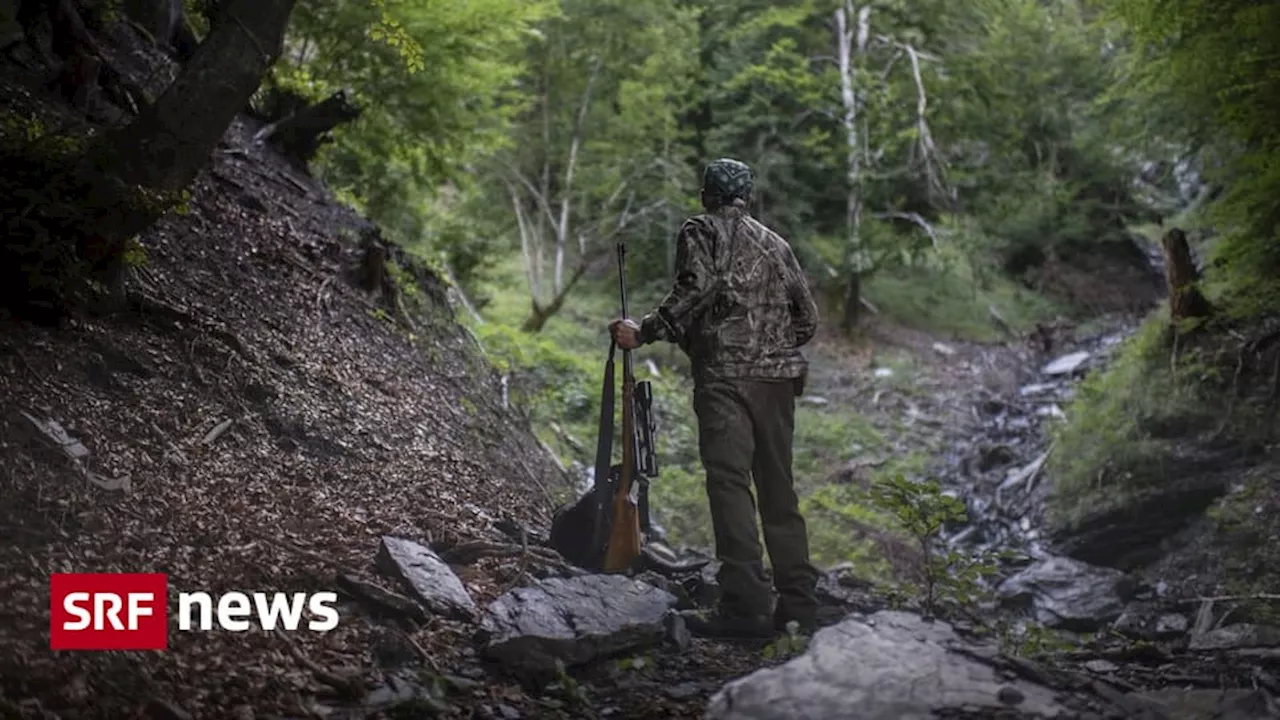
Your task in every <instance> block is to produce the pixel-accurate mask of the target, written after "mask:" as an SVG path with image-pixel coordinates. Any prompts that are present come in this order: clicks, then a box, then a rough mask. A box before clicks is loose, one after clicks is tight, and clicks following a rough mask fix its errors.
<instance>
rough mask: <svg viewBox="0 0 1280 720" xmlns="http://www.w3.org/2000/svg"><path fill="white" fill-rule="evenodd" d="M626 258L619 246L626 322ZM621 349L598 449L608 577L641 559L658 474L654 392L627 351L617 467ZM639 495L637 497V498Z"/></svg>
mask: <svg viewBox="0 0 1280 720" xmlns="http://www.w3.org/2000/svg"><path fill="white" fill-rule="evenodd" d="M626 253H627V250H626V245H625V244H623V243H621V242H620V243H618V291H619V295H620V297H621V300H622V319H624V320H625V319H627V317H628V315H627V313H628V308H627V284H626ZM616 349H617V344H616V343H613V342H610V344H609V359H608V361H607V362H606V363H605V374H604V375H605V377H604V388H603V390H602V392H601V407H600V438H599V443H598V445H597V448H596V451H597V452H596V487H595V502H596V522H595V527H594V532H593V533H592V537H593V539H592V547H593V548H600V547H602V546H603V547H602V549H603V551H604V557H603V559H602V563H601V564H602V567H603V570H604V571H605V572H618V571H623V570H627V569H628V568H630V567H631V566H632V564H633V563H634V562H635V560H636V558H638V557H639V556H640V548H641V544H642V543H643V539H644V534H647V533H648V531H649V527H650V524H649V523H650V521H649V502H648V501H649V497H648V496H649V493H648V486H649V482H648V480H649V478H651V477H655V476H656V475H657V472H658V463H657V454H656V453H655V452H654V436H655V434H656V425H655V423H654V418H653V412H652V411H653V388H652V386H651V384H650V383H649V382H647V381H646V382H641V383H637V382H636V379H635V370H634V367H633V362H632V357H631V351H630V350H623V351H622V408H621V410H622V463H621V465H612V464H611V459H612V458H611V456H612V443H613V391H614V353H615V351H616ZM606 478H607V479H606ZM633 489H635V490H636V491H637V492H636V495H637V497H636V498H633V497H632V490H633ZM606 538H607V540H606Z"/></svg>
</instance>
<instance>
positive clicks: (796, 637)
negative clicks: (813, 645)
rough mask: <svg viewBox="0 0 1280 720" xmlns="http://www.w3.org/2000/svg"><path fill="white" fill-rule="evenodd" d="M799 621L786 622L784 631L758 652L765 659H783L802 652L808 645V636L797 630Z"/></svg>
mask: <svg viewBox="0 0 1280 720" xmlns="http://www.w3.org/2000/svg"><path fill="white" fill-rule="evenodd" d="M799 628H800V625H799V623H797V622H795V621H794V620H792V621H791V622H789V623H787V627H786V632H785V633H783V634H782V635H779V636H778V637H777V638H775V639H774V640H772V641H771V642H770V643H769V644H768V645H765V646H764V650H761V651H760V654H761V655H763V656H764V658H765V659H766V660H785V659H787V658H790V657H794V656H796V655H799V654H801V653H803V652H804V650H805V648H806V647H808V646H809V638H808V637H807V636H805V635H802V634H801V633H800V631H799Z"/></svg>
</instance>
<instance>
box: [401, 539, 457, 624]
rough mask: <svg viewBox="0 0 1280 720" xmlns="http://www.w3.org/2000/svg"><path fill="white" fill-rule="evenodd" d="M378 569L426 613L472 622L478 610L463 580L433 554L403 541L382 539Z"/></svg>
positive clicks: (420, 546) (425, 548) (412, 543)
mask: <svg viewBox="0 0 1280 720" xmlns="http://www.w3.org/2000/svg"><path fill="white" fill-rule="evenodd" d="M377 564H378V569H379V570H381V571H382V572H384V573H386V574H387V575H390V576H391V577H394V578H396V579H398V580H399V581H400V582H401V583H403V584H404V586H405V589H407V590H408V591H409V592H410V593H411V594H412V595H413V596H414V598H416V599H417V600H418V601H420V602H421V603H422V604H423V605H424V606H426V608H427V609H428V610H430V611H431V612H433V613H437V614H439V615H443V616H445V617H450V618H454V619H457V620H467V621H471V620H475V618H476V615H478V614H479V608H477V607H476V603H475V601H474V600H472V599H471V595H470V593H468V592H467V589H466V588H465V587H463V586H462V581H461V580H459V579H458V576H457V575H454V574H453V570H451V569H450V568H449V565H448V564H447V563H445V561H443V560H441V559H440V556H439V555H436V553H435V551H433V550H432V549H431V548H429V547H427V546H426V545H422V544H419V543H416V542H414V541H412V540H405V539H404V538H398V537H391V536H389V535H388V536H384V537H383V538H382V544H381V545H380V546H379V547H378V559H377Z"/></svg>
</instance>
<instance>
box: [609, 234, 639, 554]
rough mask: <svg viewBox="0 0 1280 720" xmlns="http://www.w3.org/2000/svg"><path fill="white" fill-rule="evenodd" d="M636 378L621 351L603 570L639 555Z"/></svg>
mask: <svg viewBox="0 0 1280 720" xmlns="http://www.w3.org/2000/svg"><path fill="white" fill-rule="evenodd" d="M626 253H627V249H626V245H623V244H622V243H618V290H619V293H620V294H621V296H622V319H623V320H626V319H627V281H626ZM635 393H636V377H635V371H634V368H633V367H632V364H631V351H630V350H623V351H622V469H621V472H619V473H618V486H617V487H616V488H615V489H614V493H613V502H612V517H613V520H612V522H611V523H610V527H609V544H608V545H607V546H606V548H605V555H604V571H605V572H620V571H624V570H627V569H629V568H630V567H631V566H632V564H633V563H634V562H635V560H636V558H638V557H640V544H641V537H640V510H639V508H638V507H636V503H635V501H634V500H632V499H631V487H632V485H633V484H634V483H635V480H636V439H635V438H636V423H635V421H636V412H635V400H636V394H635Z"/></svg>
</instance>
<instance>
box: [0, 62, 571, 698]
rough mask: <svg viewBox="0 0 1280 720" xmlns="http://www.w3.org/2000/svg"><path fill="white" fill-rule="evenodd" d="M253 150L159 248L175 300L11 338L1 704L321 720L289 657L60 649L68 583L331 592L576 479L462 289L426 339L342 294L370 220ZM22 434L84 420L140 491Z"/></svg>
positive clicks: (204, 648)
mask: <svg viewBox="0 0 1280 720" xmlns="http://www.w3.org/2000/svg"><path fill="white" fill-rule="evenodd" d="M9 89H10V90H14V89H15V88H14V87H13V86H12V85H11V86H10V88H9ZM5 94H6V97H16V95H11V94H10V93H9V92H6V93H5ZM28 109H30V108H28ZM43 110H44V111H49V109H48V108H47V107H46V108H44V109H43ZM56 122H59V120H58V119H56V118H50V119H49V123H50V125H51V126H56V125H53V123H56ZM251 130H252V129H251V128H248V127H246V126H245V125H244V124H243V123H237V125H236V126H234V127H233V128H232V129H231V130H230V132H229V133H228V135H227V137H226V139H225V140H224V143H223V147H221V148H220V149H219V150H218V152H217V153H216V156H215V157H214V159H213V161H212V163H211V166H210V167H209V168H208V169H207V170H206V171H205V172H204V173H203V174H202V175H201V177H200V179H199V181H198V183H197V184H196V186H195V187H194V188H193V191H192V198H191V201H190V203H189V207H188V208H187V209H186V211H185V212H183V213H173V214H171V215H170V216H169V217H167V218H166V219H165V220H164V221H163V222H161V223H160V224H159V225H158V226H157V227H155V228H153V229H152V231H150V232H149V233H148V234H147V235H146V236H145V237H142V238H141V239H140V240H141V243H142V245H143V247H144V248H145V250H146V255H147V259H146V262H145V264H144V265H143V266H142V268H141V272H139V279H138V282H137V289H138V290H139V291H140V292H141V293H143V294H145V296H147V297H150V298H153V299H154V300H155V301H156V302H153V303H150V306H149V307H147V308H144V309H143V310H142V311H140V310H139V309H138V308H135V310H134V311H133V312H130V313H127V314H124V315H117V316H112V317H106V318H84V319H80V320H77V321H74V322H72V323H71V324H70V325H69V326H68V327H64V328H62V329H58V330H53V329H47V328H38V327H32V326H26V325H21V324H18V323H15V322H12V321H6V322H5V324H4V325H3V329H2V330H0V368H3V370H2V371H0V497H2V498H3V500H2V501H0V537H3V538H4V541H3V542H2V543H0V598H3V603H2V604H0V615H3V620H0V700H3V699H7V701H8V703H17V702H19V701H23V700H30V699H38V700H39V703H40V704H41V705H43V706H44V707H45V708H47V709H49V710H52V711H57V712H58V713H59V714H61V715H62V716H63V717H81V718H90V717H101V718H119V717H128V716H130V715H131V714H132V713H133V712H134V711H135V710H137V709H138V708H140V707H141V706H142V705H143V704H145V703H146V702H147V701H148V700H149V699H151V698H166V699H173V700H175V701H178V702H180V703H181V705H182V706H184V707H185V708H186V709H187V710H189V711H191V712H193V713H195V714H196V715H197V716H198V717H210V718H218V717H231V708H233V707H234V706H237V705H240V704H243V703H249V704H252V705H253V706H255V708H256V709H257V710H258V711H259V713H260V715H259V716H262V715H261V713H263V712H264V711H270V710H272V709H273V708H274V709H275V710H277V711H279V712H280V713H282V714H297V713H301V712H302V710H303V708H304V707H305V706H306V704H307V700H306V697H307V695H308V692H309V691H308V689H307V688H308V687H309V685H313V684H314V683H313V682H312V681H311V680H310V679H309V677H310V673H308V672H306V671H305V670H304V667H303V665H301V664H300V663H299V662H298V661H295V660H294V659H293V656H292V654H293V652H294V651H293V650H292V649H290V648H289V647H287V646H285V645H282V644H281V641H280V639H279V637H278V636H276V637H275V638H271V637H268V636H266V635H264V634H261V633H258V634H254V633H249V634H245V635H237V634H232V633H216V632H215V633H205V634H199V635H194V636H193V635H189V634H180V633H174V634H173V636H172V647H171V651H170V652H169V653H166V654H163V655H162V654H160V653H138V652H131V653H59V654H55V653H51V652H50V651H49V649H48V612H49V611H48V608H49V597H48V583H49V579H48V578H49V574H50V573H54V572H60V571H73V572H120V571H127V572H165V573H169V578H170V587H171V592H172V591H174V590H181V591H190V590H204V591H208V592H211V593H215V592H222V591H228V590H242V591H267V592H271V591H302V590H306V591H319V590H333V589H335V588H334V576H335V574H336V573H338V572H343V571H349V572H353V573H356V574H367V573H368V572H369V571H370V568H369V565H370V561H371V560H372V558H373V554H374V551H375V549H376V547H377V543H378V537H379V536H380V535H382V534H388V533H393V534H396V535H400V536H404V537H409V538H416V539H420V540H429V541H434V542H435V543H437V544H440V543H443V544H445V545H448V544H450V543H451V542H456V541H459V540H465V539H469V538H476V537H482V536H484V534H485V532H486V529H487V528H488V527H490V526H492V524H493V523H494V521H496V520H498V519H500V518H501V517H503V516H504V515H509V516H511V517H512V518H513V519H515V520H516V521H518V522H521V523H526V524H528V523H536V522H537V521H543V520H545V518H546V517H547V514H548V510H549V509H550V507H549V504H550V496H549V493H548V490H549V489H552V488H557V487H560V486H561V485H562V484H563V482H564V479H563V478H562V477H561V475H560V472H559V470H558V469H557V468H556V467H555V465H554V464H553V461H552V459H551V458H550V457H549V456H548V455H547V454H546V453H545V452H544V451H543V450H542V449H541V447H540V446H539V445H538V443H537V441H536V440H535V439H534V437H533V436H532V434H531V433H530V432H529V430H528V428H527V427H524V426H522V425H521V424H520V422H519V421H518V420H516V418H515V416H514V415H512V414H511V413H509V412H508V411H506V410H504V409H503V408H502V406H501V399H500V398H501V395H500V393H499V390H498V388H497V384H496V381H495V378H494V376H493V374H492V372H491V370H490V369H489V367H488V365H487V363H486V362H485V361H484V360H483V357H482V355H481V354H480V352H479V350H478V348H477V346H476V345H475V344H474V341H473V340H472V339H471V338H470V336H469V335H468V334H467V333H466V332H465V331H464V330H462V329H461V328H460V327H459V326H457V325H456V323H454V322H453V319H452V312H451V311H450V310H449V309H448V308H447V305H446V306H443V307H442V306H440V301H441V298H440V297H439V293H438V292H437V293H435V295H436V297H435V299H434V300H431V298H430V297H428V301H429V304H432V306H433V307H435V312H434V313H433V317H432V318H431V319H429V320H427V319H424V318H421V317H419V318H418V319H417V320H416V321H415V322H416V333H415V336H414V337H412V338H411V337H410V332H409V331H408V330H407V329H406V328H405V327H403V326H399V325H397V324H396V323H395V322H394V321H393V320H391V319H390V318H389V316H388V313H387V312H386V311H385V310H378V309H376V308H375V306H374V305H373V304H372V303H371V302H369V301H368V300H366V299H365V298H364V297H363V295H362V293H361V292H360V291H359V290H357V289H355V288H354V287H352V286H351V285H350V284H349V283H348V282H347V281H346V280H344V278H343V277H342V275H341V274H340V272H339V271H340V269H341V268H342V267H344V266H345V265H349V264H350V263H351V261H352V256H353V254H354V252H355V248H353V247H352V242H353V239H354V238H355V237H356V231H357V230H358V229H360V228H361V227H362V226H364V223H363V221H361V220H360V218H358V217H357V216H356V215H355V214H354V213H352V212H350V211H349V210H347V209H345V208H343V207H341V206H340V205H338V204H337V203H336V202H334V201H333V199H332V198H331V197H330V196H329V195H328V193H326V192H325V191H324V190H323V189H322V188H320V187H319V186H318V185H317V184H316V183H313V182H312V181H310V180H309V179H307V178H306V177H303V176H301V175H299V174H297V173H296V172H293V171H291V170H290V169H289V168H288V166H287V165H286V164H285V163H284V162H282V161H280V160H279V159H278V158H275V157H274V156H273V155H272V154H271V153H270V151H266V150H263V149H261V148H256V147H253V146H252V143H251V142H250V140H249V138H250V136H251V134H252V133H251ZM429 295H430V293H429ZM23 413H26V414H28V415H30V416H31V418H34V419H36V420H38V421H45V420H53V421H56V422H57V423H59V424H61V425H62V426H63V427H65V428H66V430H67V431H68V432H69V433H70V434H71V435H72V436H73V437H74V438H76V439H78V440H80V441H81V442H82V443H83V444H84V446H85V447H86V448H87V449H88V450H89V451H90V453H91V455H90V457H89V459H88V461H87V467H88V468H89V469H91V470H92V471H94V472H96V473H98V474H99V475H101V476H102V477H104V478H108V479H121V478H127V479H128V485H129V488H128V489H127V490H110V489H105V488H103V487H100V486H99V485H96V484H94V483H92V482H90V481H89V480H88V479H86V477H85V476H84V475H82V474H81V473H80V472H79V471H77V470H76V468H75V466H74V465H73V463H72V462H71V461H69V460H68V459H67V458H65V457H63V456H62V455H61V454H60V453H58V452H57V451H54V450H50V449H49V448H48V447H47V443H46V442H44V441H43V440H42V439H41V438H40V437H39V433H38V432H36V431H35V430H34V426H33V423H32V422H31V421H30V420H29V419H28V418H27V417H25V416H24V414H23ZM464 581H467V582H468V583H469V584H470V586H471V588H470V589H471V590H472V592H473V594H474V595H475V596H476V600H477V601H478V602H484V601H486V600H487V599H488V598H489V597H491V596H492V594H493V592H494V591H495V588H494V587H493V585H492V583H491V581H490V579H489V578H488V577H487V576H486V574H485V573H483V572H476V573H474V574H472V575H470V576H464ZM172 611H173V608H171V612H172ZM369 632H370V627H369V626H368V625H365V624H362V623H348V624H347V625H345V626H344V627H343V628H340V629H339V630H337V631H335V632H332V633H328V634H326V635H324V636H323V638H322V640H319V641H317V642H316V643H315V644H314V646H309V647H308V646H304V647H302V648H300V652H301V654H303V655H305V656H307V657H308V658H311V659H312V660H314V661H316V662H318V663H320V664H322V665H330V664H337V665H339V666H342V667H351V666H359V665H361V664H362V663H363V660H365V658H363V657H362V654H367V650H366V648H368V647H369V643H368V642H367V638H366V637H363V636H362V635H367V634H368V633H369ZM303 635H305V633H304V634H300V635H299V636H298V637H299V638H300V640H299V642H302V643H304V645H305V643H306V642H307V641H308V640H307V638H306V637H303ZM415 639H416V640H417V642H418V643H419V645H421V646H422V647H423V648H425V649H426V651H427V652H428V653H431V654H432V655H435V656H437V657H440V658H444V657H447V656H448V655H449V654H450V653H452V652H453V649H456V647H458V646H460V645H459V643H454V642H452V640H455V639H458V638H455V637H453V636H451V635H450V634H449V633H448V632H440V631H436V629H434V628H433V627H424V628H421V629H420V630H419V632H418V633H417V637H416V638H415ZM446 646H447V647H446ZM437 647H439V649H437ZM8 703H0V708H2V707H3V706H4V705H6V704H8ZM3 714H4V713H0V715H3Z"/></svg>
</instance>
